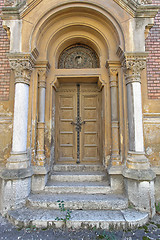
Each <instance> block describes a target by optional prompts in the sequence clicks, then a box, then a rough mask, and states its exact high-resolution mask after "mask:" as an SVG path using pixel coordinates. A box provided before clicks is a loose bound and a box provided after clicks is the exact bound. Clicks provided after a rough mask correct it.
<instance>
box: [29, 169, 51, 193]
mask: <svg viewBox="0 0 160 240" xmlns="http://www.w3.org/2000/svg"><path fill="white" fill-rule="evenodd" d="M33 172H34V173H33V176H32V191H33V192H37V191H42V190H43V189H44V188H45V185H46V183H47V180H48V173H49V167H48V166H33Z"/></svg>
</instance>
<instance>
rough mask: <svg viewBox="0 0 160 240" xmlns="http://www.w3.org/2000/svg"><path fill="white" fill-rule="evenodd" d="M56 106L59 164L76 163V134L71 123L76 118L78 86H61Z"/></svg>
mask: <svg viewBox="0 0 160 240" xmlns="http://www.w3.org/2000/svg"><path fill="white" fill-rule="evenodd" d="M56 105H57V108H56V111H57V118H56V120H57V121H56V159H57V161H58V162H66V163H67V162H68V163H69V162H75V159H76V148H77V146H76V138H75V137H76V136H75V135H76V132H75V128H74V127H73V126H72V125H71V122H72V121H74V120H75V116H76V85H74V86H73V85H72V86H61V88H60V89H59V91H58V92H57V98H56Z"/></svg>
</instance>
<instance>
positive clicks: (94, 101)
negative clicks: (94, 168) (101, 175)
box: [56, 83, 101, 164]
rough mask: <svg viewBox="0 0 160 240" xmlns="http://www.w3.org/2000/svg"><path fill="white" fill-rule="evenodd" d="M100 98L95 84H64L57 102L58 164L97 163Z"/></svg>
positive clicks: (58, 94) (98, 160)
mask: <svg viewBox="0 0 160 240" xmlns="http://www.w3.org/2000/svg"><path fill="white" fill-rule="evenodd" d="M100 97H101V95H100V92H99V90H98V88H97V84H79V87H77V84H76V83H75V84H72V85H71V84H63V85H61V87H60V88H59V90H58V92H57V98H56V105H57V108H56V111H57V118H56V119H57V121H56V160H57V162H58V163H76V162H79V161H80V163H83V164H87V163H88V164H91V163H99V162H100V145H101V144H100V109H101V107H100V106H101V98H100Z"/></svg>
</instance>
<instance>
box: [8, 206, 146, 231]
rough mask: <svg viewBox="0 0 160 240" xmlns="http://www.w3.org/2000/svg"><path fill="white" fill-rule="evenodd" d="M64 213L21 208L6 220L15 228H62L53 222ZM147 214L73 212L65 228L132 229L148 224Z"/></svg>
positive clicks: (103, 211) (94, 211) (134, 212)
mask: <svg viewBox="0 0 160 240" xmlns="http://www.w3.org/2000/svg"><path fill="white" fill-rule="evenodd" d="M64 215H65V213H64V212H61V211H60V210H51V209H48V210H46V209H29V208H26V207H25V208H21V209H18V210H12V211H9V212H8V216H7V217H8V219H9V220H10V221H11V222H12V223H13V224H15V225H17V226H21V227H22V226H23V227H27V226H33V225H34V226H36V227H37V228H44V227H56V228H62V227H65V226H64V222H63V221H57V220H55V219H56V218H57V217H59V218H63V217H65V216H64ZM148 220H149V218H148V214H147V213H142V212H138V211H136V210H133V209H126V210H121V211H120V210H119V211H118V210H117V211H112V210H73V211H72V213H71V218H70V220H68V221H67V222H66V227H67V228H73V229H80V228H88V227H97V228H101V229H107V230H109V229H110V228H111V227H112V228H113V229H120V230H122V229H128V228H130V229H134V228H135V227H139V226H142V225H144V224H146V223H147V222H148Z"/></svg>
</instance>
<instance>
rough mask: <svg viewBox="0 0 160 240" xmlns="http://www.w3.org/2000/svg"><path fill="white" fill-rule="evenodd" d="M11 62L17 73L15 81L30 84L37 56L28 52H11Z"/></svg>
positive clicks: (9, 57)
mask: <svg viewBox="0 0 160 240" xmlns="http://www.w3.org/2000/svg"><path fill="white" fill-rule="evenodd" d="M8 59H9V64H10V67H11V69H12V70H13V71H14V74H15V83H24V84H27V85H30V77H31V73H32V69H33V66H34V64H35V56H34V55H33V54H28V53H27V54H26V53H9V54H8Z"/></svg>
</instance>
